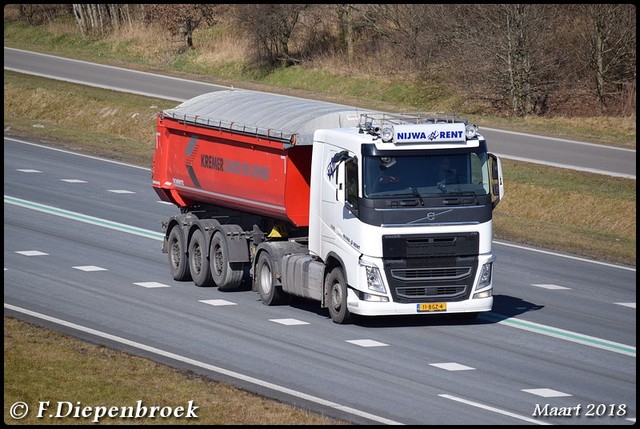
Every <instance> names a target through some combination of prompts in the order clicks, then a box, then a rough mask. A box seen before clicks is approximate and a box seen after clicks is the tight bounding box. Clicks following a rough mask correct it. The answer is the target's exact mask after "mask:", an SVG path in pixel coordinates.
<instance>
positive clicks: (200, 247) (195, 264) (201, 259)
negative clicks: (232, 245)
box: [189, 229, 213, 286]
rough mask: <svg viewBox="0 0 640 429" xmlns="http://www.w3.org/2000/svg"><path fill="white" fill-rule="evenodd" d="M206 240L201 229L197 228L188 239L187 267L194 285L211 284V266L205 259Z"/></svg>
mask: <svg viewBox="0 0 640 429" xmlns="http://www.w3.org/2000/svg"><path fill="white" fill-rule="evenodd" d="M206 244H207V240H206V238H205V236H204V234H203V233H202V231H201V230H199V229H197V230H196V231H195V232H194V233H193V235H192V236H191V240H190V241H189V268H190V270H191V277H192V278H193V282H194V283H195V284H196V286H211V285H212V284H213V279H212V278H211V268H210V267H209V260H208V259H207V245H206Z"/></svg>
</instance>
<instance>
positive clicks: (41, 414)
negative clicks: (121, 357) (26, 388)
mask: <svg viewBox="0 0 640 429" xmlns="http://www.w3.org/2000/svg"><path fill="white" fill-rule="evenodd" d="M198 408H199V407H198V406H197V405H194V404H193V401H188V402H187V403H186V404H185V405H180V406H175V407H170V406H156V405H146V404H143V402H142V401H141V400H139V401H136V403H135V405H124V406H123V405H110V406H106V405H91V406H89V405H84V404H82V402H79V401H78V402H70V401H55V402H52V401H38V402H37V403H36V404H32V405H31V406H29V404H27V403H26V402H16V403H14V404H13V405H11V408H10V409H9V414H10V416H11V418H12V419H14V420H21V419H24V418H25V417H27V416H29V414H30V413H32V414H33V413H35V418H36V419H90V421H91V422H92V423H100V421H101V420H104V419H127V420H140V419H169V418H174V419H197V418H198V414H197V411H198Z"/></svg>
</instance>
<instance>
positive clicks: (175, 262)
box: [167, 226, 191, 282]
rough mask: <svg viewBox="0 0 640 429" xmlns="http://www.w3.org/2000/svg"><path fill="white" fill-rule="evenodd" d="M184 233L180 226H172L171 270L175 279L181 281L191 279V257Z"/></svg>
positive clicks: (170, 236)
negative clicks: (189, 256) (188, 253)
mask: <svg viewBox="0 0 640 429" xmlns="http://www.w3.org/2000/svg"><path fill="white" fill-rule="evenodd" d="M184 242H185V240H184V234H183V233H182V228H180V226H174V227H173V228H171V232H170V233H169V239H168V243H169V246H168V249H169V250H168V252H167V253H168V255H169V271H170V272H171V276H172V277H173V279H174V280H177V281H179V282H181V281H185V280H191V273H189V258H188V256H187V252H186V250H187V247H186V246H185V243H184Z"/></svg>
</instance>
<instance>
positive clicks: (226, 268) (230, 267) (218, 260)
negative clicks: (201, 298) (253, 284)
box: [209, 231, 244, 290]
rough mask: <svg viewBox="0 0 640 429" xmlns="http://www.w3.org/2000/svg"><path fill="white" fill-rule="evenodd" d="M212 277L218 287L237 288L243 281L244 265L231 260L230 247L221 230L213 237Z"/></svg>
mask: <svg viewBox="0 0 640 429" xmlns="http://www.w3.org/2000/svg"><path fill="white" fill-rule="evenodd" d="M209 254H210V259H211V277H212V278H213V282H214V283H215V284H216V286H218V289H221V290H224V289H235V288H237V287H238V286H240V283H242V277H243V276H244V267H243V266H242V263H239V262H233V263H232V262H229V248H228V246H227V241H226V239H225V237H224V235H222V233H221V232H219V231H218V232H216V233H215V234H213V238H212V239H211V252H209Z"/></svg>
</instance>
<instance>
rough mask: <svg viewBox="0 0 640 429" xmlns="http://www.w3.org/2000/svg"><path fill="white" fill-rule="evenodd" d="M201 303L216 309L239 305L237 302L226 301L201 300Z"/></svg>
mask: <svg viewBox="0 0 640 429" xmlns="http://www.w3.org/2000/svg"><path fill="white" fill-rule="evenodd" d="M200 302H201V303H203V304H209V305H213V306H215V307H219V306H222V305H238V304H236V303H235V302H231V301H225V300H224V299H204V300H200Z"/></svg>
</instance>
